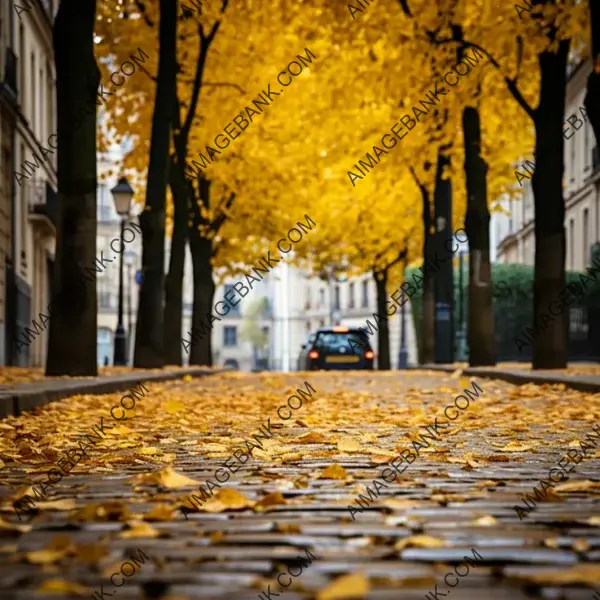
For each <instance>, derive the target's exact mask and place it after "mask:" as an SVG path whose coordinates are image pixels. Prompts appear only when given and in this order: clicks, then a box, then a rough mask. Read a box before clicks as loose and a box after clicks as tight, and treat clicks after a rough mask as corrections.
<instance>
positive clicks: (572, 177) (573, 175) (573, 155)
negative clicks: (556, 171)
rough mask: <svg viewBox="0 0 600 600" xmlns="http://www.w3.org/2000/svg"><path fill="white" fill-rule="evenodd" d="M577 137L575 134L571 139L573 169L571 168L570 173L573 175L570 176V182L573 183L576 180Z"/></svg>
mask: <svg viewBox="0 0 600 600" xmlns="http://www.w3.org/2000/svg"><path fill="white" fill-rule="evenodd" d="M576 139H577V138H576V137H575V136H573V139H571V169H570V175H571V177H570V178H569V183H573V182H574V181H575V140H576Z"/></svg>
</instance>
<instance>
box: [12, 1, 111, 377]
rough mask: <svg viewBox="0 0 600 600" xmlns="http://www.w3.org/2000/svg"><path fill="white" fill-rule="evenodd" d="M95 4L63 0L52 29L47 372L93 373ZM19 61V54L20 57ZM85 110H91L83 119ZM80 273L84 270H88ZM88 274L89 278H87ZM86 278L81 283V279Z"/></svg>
mask: <svg viewBox="0 0 600 600" xmlns="http://www.w3.org/2000/svg"><path fill="white" fill-rule="evenodd" d="M95 17H96V0H61V3H60V6H59V9H58V13H57V15H56V20H55V21H54V28H53V35H52V38H53V44H54V57H55V61H56V90H57V108H58V110H57V113H58V205H59V220H58V228H57V232H56V265H55V268H54V282H53V288H54V290H55V291H56V293H57V296H55V297H54V298H53V302H52V304H53V306H54V308H53V310H52V311H51V313H52V314H51V315H48V316H50V334H49V341H48V353H47V359H46V375H48V376H50V375H70V376H82V375H91V376H95V375H97V369H98V365H97V358H96V348H97V341H96V329H97V316H96V315H97V302H96V282H95V277H93V273H94V272H95V271H96V259H95V252H96V186H97V171H96V104H95V96H96V93H97V90H98V85H99V83H100V70H99V69H98V65H97V63H96V59H95V57H94V24H95ZM22 59H23V57H22ZM83 107H91V111H90V112H88V113H87V114H85V116H82V117H79V118H76V119H74V118H73V116H74V115H80V114H81V113H82V109H83ZM86 268H87V269H88V271H86ZM89 271H92V274H91V276H90V275H89V274H88V273H89ZM83 277H86V278H87V281H85V280H83V279H82V278H83Z"/></svg>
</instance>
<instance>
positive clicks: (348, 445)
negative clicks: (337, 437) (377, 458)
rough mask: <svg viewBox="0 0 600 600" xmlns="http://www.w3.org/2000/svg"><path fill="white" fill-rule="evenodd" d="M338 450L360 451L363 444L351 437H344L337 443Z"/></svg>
mask: <svg viewBox="0 0 600 600" xmlns="http://www.w3.org/2000/svg"><path fill="white" fill-rule="evenodd" d="M337 447H338V450H341V451H342V452H360V450H361V449H362V446H361V444H360V443H359V442H357V441H356V440H353V439H351V438H344V439H343V440H341V441H339V442H338V443H337Z"/></svg>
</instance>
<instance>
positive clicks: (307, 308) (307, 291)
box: [305, 285, 310, 310]
mask: <svg viewBox="0 0 600 600" xmlns="http://www.w3.org/2000/svg"><path fill="white" fill-rule="evenodd" d="M305 308H306V310H310V285H308V286H307V288H306V307H305Z"/></svg>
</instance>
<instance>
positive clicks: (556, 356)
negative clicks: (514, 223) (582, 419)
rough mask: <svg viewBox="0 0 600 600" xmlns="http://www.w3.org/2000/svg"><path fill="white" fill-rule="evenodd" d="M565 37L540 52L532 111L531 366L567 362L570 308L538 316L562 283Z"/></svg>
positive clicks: (553, 366)
mask: <svg viewBox="0 0 600 600" xmlns="http://www.w3.org/2000/svg"><path fill="white" fill-rule="evenodd" d="M568 54H569V41H563V42H560V45H559V49H558V52H557V53H556V54H553V53H550V52H543V53H542V54H540V59H539V63H540V72H541V79H542V81H541V86H540V102H539V105H538V107H537V109H536V110H535V112H534V118H533V120H534V124H535V133H536V138H535V156H536V165H535V171H534V173H533V175H532V178H531V183H532V187H533V195H534V206H535V223H534V225H535V279H534V288H533V289H534V292H533V296H534V298H533V328H534V329H537V328H538V327H539V328H540V330H541V332H540V333H539V334H538V335H537V337H536V339H534V342H533V368H534V369H564V368H565V367H566V366H567V326H568V316H569V311H565V312H563V313H562V314H561V315H559V316H554V317H553V320H551V321H548V323H547V327H544V326H543V322H542V320H541V316H542V314H543V315H547V314H548V307H549V306H550V304H551V303H552V302H554V301H555V300H557V299H558V297H559V294H560V293H561V291H562V290H563V289H564V287H565V228H564V220H565V203H564V199H563V190H562V178H563V172H564V138H563V119H564V114H565V90H566V85H567V78H566V68H567V57H568Z"/></svg>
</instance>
